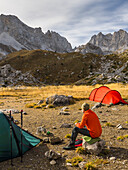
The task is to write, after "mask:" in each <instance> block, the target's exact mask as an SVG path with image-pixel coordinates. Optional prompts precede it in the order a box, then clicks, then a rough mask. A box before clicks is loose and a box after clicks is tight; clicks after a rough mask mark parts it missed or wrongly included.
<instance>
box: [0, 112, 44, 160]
mask: <svg viewBox="0 0 128 170" xmlns="http://www.w3.org/2000/svg"><path fill="white" fill-rule="evenodd" d="M11 124H12V158H15V157H18V156H21V131H22V154H24V153H25V152H26V151H28V150H30V149H31V148H33V147H34V146H36V145H37V144H39V143H40V142H41V139H39V138H37V137H35V136H33V135H32V134H29V133H28V132H26V131H25V130H23V129H22V130H21V128H20V127H19V126H17V125H16V124H14V122H13V121H12V120H11ZM8 159H11V135H10V120H9V119H8V117H7V116H6V115H5V114H4V113H2V112H0V162H2V161H5V160H8Z"/></svg>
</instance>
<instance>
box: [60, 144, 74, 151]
mask: <svg viewBox="0 0 128 170" xmlns="http://www.w3.org/2000/svg"><path fill="white" fill-rule="evenodd" d="M63 149H65V150H70V149H75V144H69V145H68V146H65V147H63Z"/></svg>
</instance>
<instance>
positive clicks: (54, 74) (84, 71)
mask: <svg viewBox="0 0 128 170" xmlns="http://www.w3.org/2000/svg"><path fill="white" fill-rule="evenodd" d="M6 64H10V65H11V67H12V68H13V69H15V70H19V71H21V72H22V74H26V73H28V74H30V75H32V76H33V77H34V78H36V79H37V82H42V83H43V84H51V85H59V84H77V85H79V84H88V85H92V84H97V83H101V84H106V83H114V82H124V83H128V54H127V51H126V52H124V53H122V55H116V54H112V55H106V56H98V55H96V54H91V53H88V54H85V55H83V54H81V53H78V52H72V53H56V52H52V51H46V50H31V51H28V50H21V51H18V52H14V53H11V54H9V55H8V56H7V57H6V58H5V59H3V60H2V61H0V66H4V65H6ZM4 72H6V70H5V71H4ZM7 72H9V71H7ZM0 77H1V75H0ZM4 77H5V76H3V77H2V79H1V81H4V80H7V78H6V79H4ZM7 77H9V75H8V76H7ZM14 79H15V77H14ZM20 83H21V84H24V82H20ZM8 84H10V82H9V83H8ZM37 85H38V83H37Z"/></svg>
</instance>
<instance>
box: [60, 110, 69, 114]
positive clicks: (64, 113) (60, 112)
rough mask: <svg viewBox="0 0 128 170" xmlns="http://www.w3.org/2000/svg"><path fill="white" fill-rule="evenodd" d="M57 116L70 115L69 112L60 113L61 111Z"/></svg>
mask: <svg viewBox="0 0 128 170" xmlns="http://www.w3.org/2000/svg"><path fill="white" fill-rule="evenodd" d="M59 115H70V113H69V112H62V111H61V112H60V113H59Z"/></svg>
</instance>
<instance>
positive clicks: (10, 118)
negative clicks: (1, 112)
mask: <svg viewBox="0 0 128 170" xmlns="http://www.w3.org/2000/svg"><path fill="white" fill-rule="evenodd" d="M11 121H12V115H11V110H10V113H9V124H10V138H11V142H10V144H11V165H13V163H12V123H11Z"/></svg>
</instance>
